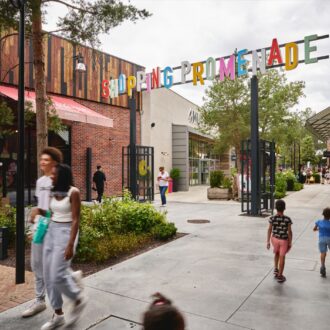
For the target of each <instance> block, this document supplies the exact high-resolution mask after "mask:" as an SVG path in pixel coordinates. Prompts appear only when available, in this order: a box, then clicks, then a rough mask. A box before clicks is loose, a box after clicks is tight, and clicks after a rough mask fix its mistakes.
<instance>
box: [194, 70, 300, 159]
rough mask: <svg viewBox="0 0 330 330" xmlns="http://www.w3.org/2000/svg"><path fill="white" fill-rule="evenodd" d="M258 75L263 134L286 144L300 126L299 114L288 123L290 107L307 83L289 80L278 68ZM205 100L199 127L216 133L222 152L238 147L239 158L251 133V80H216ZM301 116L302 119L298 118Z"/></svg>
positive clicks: (217, 143)
mask: <svg viewBox="0 0 330 330" xmlns="http://www.w3.org/2000/svg"><path fill="white" fill-rule="evenodd" d="M258 78H259V95H258V97H259V127H260V137H261V138H263V139H267V140H273V139H275V140H276V141H277V142H279V143H281V144H283V145H285V144H287V143H288V140H290V139H291V140H292V141H294V140H295V139H296V137H295V136H292V138H289V136H290V134H293V135H295V134H296V133H297V132H298V130H297V129H296V126H297V125H298V126H299V127H300V125H302V124H301V121H300V119H299V117H297V118H294V119H292V120H291V121H290V125H291V126H292V127H291V128H290V127H288V126H287V125H285V124H287V123H288V122H287V121H286V120H285V119H284V118H286V117H290V118H291V117H292V116H291V112H290V108H292V107H293V106H294V105H296V104H297V103H298V101H299V98H300V97H301V96H303V95H304V94H303V88H304V83H303V82H301V81H297V82H290V83H289V82H288V81H287V79H286V77H285V75H284V73H282V72H280V71H279V70H268V71H267V73H266V74H264V75H258ZM204 100H205V103H204V105H203V106H202V107H201V108H200V109H199V111H200V114H201V121H200V129H201V130H202V131H203V132H205V133H208V134H211V135H213V136H215V138H216V148H217V149H218V150H219V151H224V150H228V148H229V147H235V149H236V153H237V157H238V159H239V157H240V149H241V141H242V140H244V139H247V138H248V137H249V136H250V102H251V101H250V88H249V79H248V78H247V77H244V78H236V79H235V80H230V79H225V80H224V81H219V80H215V81H214V82H213V84H212V86H211V87H209V88H208V89H207V91H206V97H205V98H204ZM298 119H299V120H298Z"/></svg>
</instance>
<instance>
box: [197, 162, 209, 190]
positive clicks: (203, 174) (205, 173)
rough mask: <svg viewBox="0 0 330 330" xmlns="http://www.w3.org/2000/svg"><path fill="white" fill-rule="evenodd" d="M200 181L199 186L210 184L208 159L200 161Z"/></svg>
mask: <svg viewBox="0 0 330 330" xmlns="http://www.w3.org/2000/svg"><path fill="white" fill-rule="evenodd" d="M199 168H200V180H199V184H207V185H208V184H209V182H210V177H209V175H210V160H209V159H201V160H200V166H199Z"/></svg>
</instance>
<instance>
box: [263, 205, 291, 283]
mask: <svg viewBox="0 0 330 330" xmlns="http://www.w3.org/2000/svg"><path fill="white" fill-rule="evenodd" d="M275 208H276V211H277V213H276V215H274V216H271V217H270V218H269V227H268V231H267V249H268V250H269V249H270V241H271V242H272V245H273V248H274V254H275V255H274V275H275V278H276V279H277V282H279V283H282V282H284V281H286V278H285V276H284V275H283V271H284V266H285V255H286V254H287V253H288V252H289V250H290V249H291V245H292V230H291V225H292V221H291V219H290V218H289V217H287V216H286V215H284V210H285V202H284V201H283V200H281V199H279V200H277V201H276V203H275Z"/></svg>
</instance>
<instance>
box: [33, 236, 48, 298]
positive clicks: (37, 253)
mask: <svg viewBox="0 0 330 330" xmlns="http://www.w3.org/2000/svg"><path fill="white" fill-rule="evenodd" d="M43 248H44V245H43V244H34V243H33V242H32V243H31V268H32V271H33V273H34V278H35V293H36V298H37V300H38V301H44V300H45V282H44V274H43V266H42V254H43V253H42V252H43Z"/></svg>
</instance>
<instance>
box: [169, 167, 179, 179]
mask: <svg viewBox="0 0 330 330" xmlns="http://www.w3.org/2000/svg"><path fill="white" fill-rule="evenodd" d="M180 173H181V171H180V169H179V168H177V167H173V168H172V169H171V171H170V177H171V178H172V179H178V178H179V177H180Z"/></svg>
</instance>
